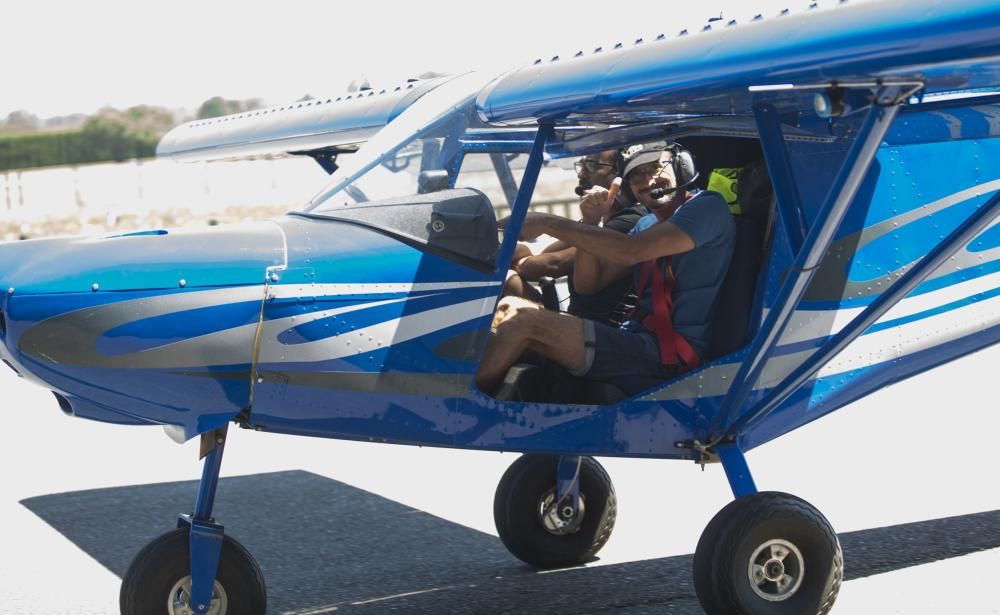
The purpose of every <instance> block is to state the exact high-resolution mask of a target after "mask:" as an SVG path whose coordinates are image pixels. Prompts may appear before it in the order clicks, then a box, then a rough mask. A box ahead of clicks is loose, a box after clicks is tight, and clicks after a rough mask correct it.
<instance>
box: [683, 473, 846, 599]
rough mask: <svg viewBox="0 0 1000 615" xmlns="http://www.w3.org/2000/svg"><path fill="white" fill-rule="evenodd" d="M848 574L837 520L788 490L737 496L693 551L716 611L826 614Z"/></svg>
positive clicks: (702, 592)
mask: <svg viewBox="0 0 1000 615" xmlns="http://www.w3.org/2000/svg"><path fill="white" fill-rule="evenodd" d="M843 574H844V560H843V555H842V553H841V549H840V541H839V540H838V539H837V534H836V533H835V532H834V531H833V528H832V527H831V526H830V522H829V521H827V520H826V518H825V517H823V515H822V514H821V513H820V512H819V511H818V510H816V509H815V508H814V507H813V506H812V505H810V504H809V503H808V502H806V501H805V500H802V499H800V498H797V497H795V496H793V495H788V494H787V493H778V492H762V493H754V494H751V495H747V496H744V497H741V498H738V499H736V500H735V501H733V502H732V503H730V504H729V505H728V506H726V507H725V508H723V509H722V510H721V511H720V512H719V514H717V515H716V516H715V518H713V519H712V521H711V522H709V524H708V526H707V527H706V528H705V531H704V532H703V533H702V535H701V539H700V540H699V541H698V547H697V549H696V550H695V555H694V581H695V593H696V594H697V595H698V600H699V601H700V602H701V605H702V607H703V608H704V609H705V612H706V613H708V614H709V615H724V614H725V615H733V614H740V615H801V614H803V613H810V614H812V613H816V614H817V615H825V614H826V613H828V612H829V611H830V609H831V608H832V607H833V603H834V601H835V600H836V599H837V594H838V592H839V591H840V585H841V583H842V581H843Z"/></svg>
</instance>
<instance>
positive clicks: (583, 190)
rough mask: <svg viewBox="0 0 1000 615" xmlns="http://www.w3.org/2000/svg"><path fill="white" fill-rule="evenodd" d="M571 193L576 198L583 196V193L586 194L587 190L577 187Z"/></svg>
mask: <svg viewBox="0 0 1000 615" xmlns="http://www.w3.org/2000/svg"><path fill="white" fill-rule="evenodd" d="M573 192H575V193H576V196H583V195H584V193H586V192H587V189H586V188H584V187H583V186H577V187H576V188H573Z"/></svg>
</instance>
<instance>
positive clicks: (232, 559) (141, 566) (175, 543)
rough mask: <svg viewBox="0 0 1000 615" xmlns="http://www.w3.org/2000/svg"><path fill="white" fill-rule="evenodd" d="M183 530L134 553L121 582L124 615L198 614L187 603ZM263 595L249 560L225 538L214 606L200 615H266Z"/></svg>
mask: <svg viewBox="0 0 1000 615" xmlns="http://www.w3.org/2000/svg"><path fill="white" fill-rule="evenodd" d="M188 536H189V531H188V529H187V528H182V529H177V530H173V531H171V532H167V533H166V534H163V535H162V536H160V537H158V538H156V539H155V540H153V541H152V542H150V543H149V544H147V545H146V546H145V547H143V548H142V550H141V551H139V553H138V554H136V556H135V559H133V560H132V563H131V564H129V567H128V570H126V571H125V576H124V577H123V578H122V589H121V594H120V595H119V598H118V599H119V605H120V607H121V612H122V615H202V614H201V613H198V611H195V610H194V609H193V608H192V607H191V604H190V591H191V575H190V568H191V565H190V559H189V558H190V546H189V538H188ZM266 610H267V591H266V590H265V588H264V577H263V576H262V575H261V573H260V568H259V567H258V566H257V562H256V561H254V559H253V556H251V555H250V553H249V552H248V551H247V550H246V549H244V548H243V545H241V544H240V543H238V542H236V541H235V540H233V539H232V538H230V537H229V536H225V537H224V540H223V543H222V555H221V556H220V558H219V568H218V572H217V573H216V575H215V588H214V590H213V592H212V602H211V604H210V605H209V609H208V611H205V612H204V615H225V614H227V613H228V614H229V615H264V612H265V611H266Z"/></svg>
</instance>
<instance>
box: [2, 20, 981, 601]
mask: <svg viewBox="0 0 1000 615" xmlns="http://www.w3.org/2000/svg"><path fill="white" fill-rule="evenodd" d="M998 137H1000V4H997V3H995V2H988V1H981V0H950V1H949V2H941V1H938V0H911V1H910V2H907V3H905V4H902V3H892V2H887V3H865V4H858V5H853V4H845V3H843V2H841V3H840V4H839V5H837V6H832V7H829V8H825V7H817V6H816V4H813V5H811V7H810V8H809V9H808V10H804V11H802V12H800V13H795V12H789V11H782V12H781V13H780V14H778V15H773V16H771V15H769V16H767V17H766V18H765V17H763V16H760V15H758V16H757V17H755V18H754V19H753V20H752V21H751V22H749V23H736V22H734V21H729V22H725V21H714V22H712V23H710V24H708V25H706V26H705V27H704V28H703V29H702V30H700V31H688V30H682V31H680V32H677V31H670V32H664V33H663V34H662V35H660V36H657V37H655V39H646V40H642V39H639V40H635V41H628V42H625V43H622V44H619V45H614V46H613V47H611V46H609V47H605V48H596V49H590V48H588V49H584V50H582V51H579V52H576V53H570V54H568V55H563V56H556V57H552V58H542V59H538V60H536V61H535V62H533V63H531V64H529V65H526V66H523V67H521V68H518V69H516V70H513V71H510V72H507V73H504V74H502V75H500V76H494V75H482V74H478V73H467V74H462V75H457V76H450V77H441V78H436V79H431V80H425V81H415V82H410V83H407V84H404V85H402V86H400V87H397V88H395V89H390V90H383V91H375V90H363V91H359V92H355V93H352V94H351V95H345V96H343V97H341V98H337V99H331V100H314V101H307V102H300V103H294V104H292V105H288V106H286V107H279V108H272V109H266V110H259V111H252V112H246V113H242V114H238V115H234V116H228V117H223V118H216V119H212V120H203V121H198V122H193V123H189V124H186V125H183V126H180V127H178V128H176V129H174V130H173V131H172V132H171V133H169V134H168V135H167V136H166V137H164V139H163V141H162V142H161V144H160V148H159V153H160V155H161V156H166V157H172V158H176V159H179V160H183V159H208V158H227V157H240V156H249V155H261V154H272V153H292V154H302V155H308V156H311V157H313V158H314V159H316V161H317V162H319V163H320V164H321V165H323V167H324V169H326V170H327V171H328V172H329V173H330V174H331V177H330V180H329V184H328V185H327V186H326V187H324V188H323V189H322V190H321V191H320V192H319V193H318V194H317V196H316V197H315V198H314V199H312V200H311V201H310V202H309V203H306V204H304V205H303V206H302V207H301V208H299V209H298V210H296V211H294V212H292V213H289V214H288V215H286V216H284V217H281V218H279V219H276V220H271V221H263V222H258V223H253V224H246V225H234V226H228V227H217V228H212V229H207V230H203V231H190V230H188V231H174V230H151V231H145V232H137V233H127V234H122V235H113V236H108V237H99V238H54V239H41V240H34V241H24V242H18V243H7V244H0V289H2V293H0V359H2V360H3V362H4V363H6V364H7V366H8V367H10V368H12V369H14V370H15V371H17V372H18V373H19V374H20V375H22V376H23V377H25V378H28V379H31V380H33V381H35V382H37V383H39V384H40V385H42V386H44V387H47V388H48V389H51V390H52V391H53V392H54V393H55V397H56V399H57V400H58V404H59V406H60V407H61V408H62V410H63V411H64V412H66V413H67V414H70V415H73V416H78V417H83V418H88V419H94V420H99V421H106V422H111V423H120V424H129V425H162V426H163V427H164V428H165V430H166V431H167V433H168V435H171V436H172V437H174V438H175V439H177V440H178V441H185V440H188V439H191V438H195V437H199V438H200V439H201V443H202V447H201V453H202V456H203V457H204V470H203V476H202V480H201V484H200V487H199V491H198V493H197V497H196V500H195V504H194V510H193V512H192V513H190V514H183V515H181V516H180V520H179V522H178V527H177V529H175V530H173V531H171V532H168V533H166V534H164V535H162V536H161V537H159V538H157V539H155V540H153V541H152V542H151V543H149V545H147V546H146V547H145V548H144V549H143V550H142V551H141V552H140V553H139V554H138V555H137V556H136V558H135V560H134V561H133V563H132V565H131V566H130V568H129V569H128V571H127V573H126V574H125V576H124V579H123V582H122V590H121V609H122V612H123V613H125V614H128V615H138V614H147V613H157V614H160V613H170V614H174V615H176V614H179V613H198V614H201V613H212V614H215V615H218V614H223V613H230V614H237V615H244V614H249V615H254V614H259V613H264V612H265V609H266V590H265V586H264V582H263V577H262V575H261V572H260V570H259V568H258V566H257V564H256V562H255V561H254V559H253V557H252V556H251V555H250V554H249V553H248V552H247V551H246V550H245V549H244V548H243V547H241V546H240V545H239V543H238V542H236V541H235V540H234V539H233V538H232V537H230V536H229V535H227V534H225V533H224V530H223V526H222V525H220V524H219V523H218V522H217V521H216V519H215V518H214V517H213V514H212V510H213V500H214V497H215V492H216V487H217V483H218V477H219V471H220V465H221V462H222V454H223V450H224V447H225V442H226V435H227V427H228V425H229V424H230V423H236V424H237V425H239V426H240V427H243V428H247V429H253V430H258V431H265V432H274V433H285V434H299V435H304V436H314V437H323V438H341V439H352V440H362V441H372V442H393V443H402V444H414V445H427V446H440V447H451V448H464V449H480V450H493V451H496V450H503V451H518V452H521V453H523V456H521V457H520V458H518V459H517V460H516V461H515V462H514V463H513V465H512V466H511V467H510V469H509V470H508V471H507V473H506V474H505V475H504V477H503V478H502V480H501V482H500V484H499V486H498V488H497V492H496V498H495V502H494V513H495V519H496V524H497V530H498V533H499V536H500V538H501V540H502V541H503V543H504V545H506V546H507V548H508V549H509V550H510V551H511V552H512V553H513V554H514V555H515V556H516V557H518V558H520V559H522V560H523V561H525V562H527V563H529V564H531V565H533V566H537V567H539V568H551V567H562V566H572V565H576V564H580V563H583V562H586V561H589V560H591V559H592V558H593V557H594V556H595V554H596V553H597V552H598V551H599V550H600V548H601V547H602V546H603V545H604V543H605V542H606V541H607V539H608V536H609V535H610V533H611V530H612V527H613V526H614V520H615V513H616V510H617V507H616V501H615V495H614V489H613V486H612V485H611V482H610V480H609V479H608V477H607V474H606V473H605V472H604V470H603V469H602V468H601V466H600V465H599V464H598V463H597V462H596V461H595V460H594V459H593V458H592V456H619V457H647V458H662V459H684V460H689V461H694V462H697V463H701V464H705V463H713V462H720V463H721V466H722V468H723V469H724V471H725V473H726V476H727V477H728V479H729V482H730V485H731V487H732V491H733V495H734V500H733V502H732V503H730V504H729V505H728V506H726V507H725V508H724V509H723V510H722V511H721V512H719V513H718V515H716V516H715V517H714V518H713V519H712V520H711V522H710V523H709V524H708V526H707V527H706V529H705V531H704V533H703V534H702V536H701V539H700V541H699V543H698V547H697V549H696V552H695V555H694V570H693V577H694V585H695V590H696V593H697V595H698V598H699V600H700V602H701V604H702V606H703V607H704V609H705V611H706V612H708V613H710V614H731V613H747V614H750V613H752V614H776V615H784V614H789V615H790V614H795V615H801V614H803V613H827V612H829V611H830V609H831V608H832V607H833V604H834V601H835V599H836V597H837V593H838V590H839V588H840V585H841V583H842V580H843V570H844V568H843V559H842V556H841V549H840V545H839V542H838V539H837V534H836V533H835V532H834V530H833V529H832V527H831V526H830V524H829V522H828V521H827V520H826V519H825V518H824V517H823V515H822V514H821V513H820V512H819V511H817V510H816V509H815V508H814V507H812V506H811V505H809V504H808V503H806V502H804V501H803V500H801V499H799V498H796V497H795V496H792V495H789V494H784V493H778V492H758V490H757V488H756V486H755V484H754V480H753V478H752V475H751V472H750V469H749V467H748V465H747V463H746V460H745V457H744V454H745V453H746V452H747V451H748V450H750V449H753V448H755V447H758V446H761V445H763V444H765V443H767V442H768V441H770V440H772V439H774V438H777V437H779V436H781V435H783V434H785V433H788V432H789V431H791V430H793V429H796V428H798V427H801V426H802V425H805V424H806V423H809V422H811V421H814V420H816V419H818V418H820V417H822V416H824V415H826V414H828V413H830V412H833V411H834V410H836V409H838V408H842V407H844V406H845V405H848V404H850V403H851V402H853V401H854V400H857V399H859V398H861V397H863V396H865V395H868V394H869V393H871V392H873V391H876V390H878V389H880V388H882V387H884V386H887V385H890V384H892V383H895V382H898V381H900V380H903V379H905V378H909V377H911V376H916V375H919V374H921V373H923V372H924V371H926V370H928V369H930V368H932V367H934V366H937V365H940V364H942V363H945V362H947V361H951V360H953V359H955V358H958V357H961V356H964V355H967V354H969V353H972V352H975V351H976V350H979V349H981V348H984V347H987V346H990V345H992V344H995V343H996V342H998V341H1000V297H998V295H1000V224H998V217H997V216H998V212H1000V138H998ZM664 139H669V140H672V141H677V142H679V143H681V144H682V145H683V146H684V147H685V148H686V149H688V150H689V151H690V152H691V153H692V156H693V159H694V160H695V161H696V163H697V165H698V167H699V170H700V171H701V174H700V177H701V181H703V182H704V181H708V180H709V179H710V177H711V171H712V170H713V169H729V170H736V172H737V173H738V177H739V178H740V179H739V182H740V184H742V188H741V189H740V190H738V199H737V202H738V203H739V206H740V207H739V209H740V211H739V213H738V214H736V215H735V218H736V226H737V247H736V249H735V250H736V251H735V254H734V257H733V261H732V265H731V266H730V269H729V273H728V275H727V278H726V282H725V285H724V286H723V290H722V296H721V298H720V299H719V301H718V305H717V309H716V316H715V320H714V323H715V324H714V327H715V332H716V340H715V345H714V349H713V353H712V356H708V357H705V359H706V360H705V361H704V362H703V363H702V364H701V365H700V366H699V367H698V368H697V369H694V370H692V371H689V372H687V373H684V374H682V375H680V376H678V377H676V378H673V379H670V380H668V381H665V382H649V383H647V384H646V385H645V386H644V387H643V388H642V389H641V390H640V391H639V392H638V393H634V394H632V393H628V392H625V391H623V390H621V389H616V388H615V387H613V386H608V385H604V384H602V383H592V382H586V381H576V382H573V383H571V386H569V387H565V386H564V387H563V388H564V389H568V390H570V392H572V395H566V396H563V397H560V396H559V395H556V394H553V393H552V392H551V391H547V390H543V389H544V387H541V388H540V387H539V384H538V381H537V379H536V380H532V377H531V373H532V369H533V368H532V366H530V365H527V366H525V365H519V366H515V368H512V370H511V372H510V373H508V376H507V379H505V381H504V386H503V387H501V392H500V393H494V392H485V391H481V390H479V389H478V388H477V387H476V385H475V380H474V376H475V373H476V370H477V366H478V363H479V360H480V357H481V356H482V353H483V350H484V347H485V345H486V342H487V339H488V337H489V334H490V325H491V319H492V315H493V312H494V308H495V306H496V305H497V302H498V299H499V295H500V292H501V287H502V285H503V282H504V279H505V275H506V272H507V270H508V267H509V265H510V263H511V261H512V258H513V255H514V251H515V248H516V243H517V240H518V234H519V230H520V228H521V224H522V222H523V220H524V219H525V214H526V212H527V211H528V208H529V205H530V204H531V202H532V197H533V194H534V190H535V186H536V183H537V182H538V179H539V176H540V175H542V174H544V173H546V172H547V171H548V169H550V168H551V167H552V166H553V165H554V164H556V163H558V161H559V160H560V159H568V158H573V157H577V156H581V155H586V154H591V153H595V152H599V151H604V150H608V149H612V148H624V147H626V146H630V145H633V144H639V143H648V142H653V141H658V140H664ZM471 168H475V169H479V170H483V169H487V170H491V171H492V172H493V173H495V182H496V184H497V185H498V186H499V187H500V192H499V193H497V194H499V195H500V196H494V199H503V200H504V201H506V204H509V205H510V208H511V217H510V219H509V221H508V222H507V226H506V232H505V233H503V234H502V237H501V236H500V235H499V234H498V231H497V219H496V216H495V214H494V205H498V204H501V203H494V202H493V200H494V199H491V198H490V197H489V196H487V194H486V193H485V192H483V191H480V190H479V189H477V187H476V186H474V185H470V184H469V183H467V182H466V181H465V179H464V174H463V171H468V170H469V169H471ZM755 169H756V170H758V171H760V170H763V169H766V173H763V174H761V173H760V172H758V175H759V176H762V177H763V179H762V180H761V179H760V178H758V180H756V181H751V178H752V176H753V173H754V170H755ZM747 186H755V190H752V191H751V190H749V189H748V188H747ZM701 187H704V186H701ZM491 393H492V394H491ZM914 411H918V412H926V419H927V420H932V419H933V418H934V416H935V415H934V414H932V413H931V412H929V411H921V410H919V409H914ZM886 437H887V438H888V437H892V434H886ZM797 463H808V462H807V461H805V460H801V461H797Z"/></svg>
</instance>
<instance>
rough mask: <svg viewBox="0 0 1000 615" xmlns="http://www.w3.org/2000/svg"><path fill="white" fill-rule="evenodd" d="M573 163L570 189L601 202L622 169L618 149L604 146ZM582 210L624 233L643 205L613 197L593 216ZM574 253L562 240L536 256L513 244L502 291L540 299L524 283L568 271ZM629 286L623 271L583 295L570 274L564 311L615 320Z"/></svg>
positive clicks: (590, 221) (589, 220)
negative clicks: (609, 204)
mask: <svg viewBox="0 0 1000 615" xmlns="http://www.w3.org/2000/svg"><path fill="white" fill-rule="evenodd" d="M575 166H576V173H577V178H578V180H579V183H578V184H577V186H576V188H575V190H576V193H577V194H578V195H579V196H581V197H583V199H590V200H591V201H593V200H594V199H595V198H599V202H600V203H602V204H603V203H604V201H606V200H607V195H608V190H609V188H611V183H612V181H614V178H615V177H617V176H618V175H620V174H621V172H622V170H623V168H624V159H623V157H622V154H621V152H620V151H618V150H607V151H603V152H598V153H596V154H590V155H588V156H584V157H583V158H581V159H580V160H578V161H577V162H576V165H575ZM583 213H584V216H583V221H584V222H585V223H587V224H590V225H594V226H596V225H599V224H603V226H604V227H605V228H609V229H613V230H616V231H618V232H621V233H627V232H629V231H630V230H631V229H632V227H633V226H635V223H636V222H638V221H639V218H641V217H642V216H643V215H645V214H647V213H649V210H648V209H646V207H645V206H644V205H640V204H638V203H635V202H634V201H633V202H631V203H628V202H626V200H625V199H624V198H619V199H616V200H615V202H614V204H613V206H612V207H611V209H610V210H603V211H598V212H597V215H596V216H594V215H589V216H588V212H583ZM575 257H576V248H574V247H572V246H570V245H569V244H567V243H565V242H563V241H556V242H554V243H552V244H550V245H549V246H547V247H546V248H545V250H543V251H542V252H541V253H539V254H537V255H534V254H532V253H531V251H530V249H529V248H528V246H526V245H525V244H518V246H517V250H516V251H515V253H514V261H513V263H514V264H513V266H512V268H511V269H512V270H513V271H514V272H515V274H514V275H511V276H509V277H508V278H507V284H506V286H505V288H504V296H509V295H514V296H518V297H523V298H525V299H530V300H532V301H535V302H537V303H541V301H542V297H541V294H540V293H539V292H538V290H536V289H535V288H534V287H533V286H532V285H530V284H528V282H536V281H538V280H539V279H541V278H542V277H544V276H549V277H553V278H559V277H563V276H568V275H570V274H571V273H572V271H573V262H574V259H575ZM631 288H632V279H631V276H630V275H627V274H626V275H624V276H622V277H621V278H620V279H618V280H615V281H613V282H612V283H610V284H608V286H607V287H605V288H603V289H601V290H599V291H597V292H596V293H593V294H584V293H580V292H578V291H577V290H576V287H575V285H574V284H573V279H572V277H570V279H569V306H568V307H567V311H568V312H569V313H570V314H574V315H576V316H579V317H581V318H588V319H592V320H597V321H598V322H604V323H607V324H614V325H618V324H621V320H622V316H623V312H622V308H621V305H622V304H623V300H624V299H625V297H626V296H627V295H628V293H629V291H630V290H631Z"/></svg>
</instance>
